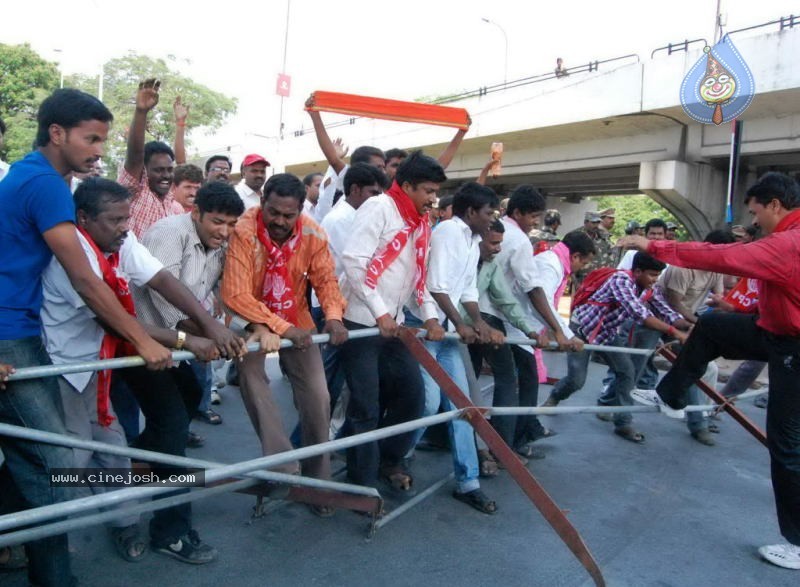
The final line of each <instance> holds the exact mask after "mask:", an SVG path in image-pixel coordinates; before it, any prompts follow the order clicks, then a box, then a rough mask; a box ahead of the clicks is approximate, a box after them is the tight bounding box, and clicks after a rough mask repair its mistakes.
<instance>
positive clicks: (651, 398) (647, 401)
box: [631, 389, 686, 420]
mask: <svg viewBox="0 0 800 587" xmlns="http://www.w3.org/2000/svg"><path fill="white" fill-rule="evenodd" d="M631 397H632V398H633V400H634V401H636V402H639V403H640V404H644V405H646V406H658V409H659V410H660V411H661V413H662V414H664V415H665V416H667V417H668V418H674V419H676V420H683V417H684V416H685V415H686V412H684V411H683V410H675V409H673V408H671V407H669V406H668V405H667V404H665V403H664V400H662V399H661V398H660V397H659V395H658V393H656V390H655V389H634V390H633V391H631Z"/></svg>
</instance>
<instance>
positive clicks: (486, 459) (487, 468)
mask: <svg viewBox="0 0 800 587" xmlns="http://www.w3.org/2000/svg"><path fill="white" fill-rule="evenodd" d="M478 464H479V465H480V476H481V477H497V475H498V473H499V472H500V470H499V468H498V465H497V461H496V460H495V458H494V457H493V456H492V453H490V452H489V451H488V450H487V449H483V450H479V451H478Z"/></svg>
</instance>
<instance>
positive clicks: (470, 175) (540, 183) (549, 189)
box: [286, 17, 800, 238]
mask: <svg viewBox="0 0 800 587" xmlns="http://www.w3.org/2000/svg"><path fill="white" fill-rule="evenodd" d="M789 23H790V24H794V25H795V26H786V25H785V24H782V25H781V26H778V24H777V23H773V24H772V25H771V26H765V27H761V28H756V29H755V30H751V31H743V32H741V33H736V34H733V35H732V36H731V38H732V39H733V41H734V42H735V44H736V46H737V48H738V49H739V51H740V53H741V54H742V55H743V57H744V59H745V60H746V61H747V63H748V65H749V67H750V69H751V70H752V73H753V78H754V79H755V84H756V95H755V98H754V100H753V102H752V104H751V105H750V107H749V108H748V109H747V110H746V111H745V112H744V114H743V115H742V117H741V120H742V121H743V123H744V124H743V135H742V146H741V167H740V172H739V181H738V183H737V186H736V192H735V193H736V195H735V198H736V200H737V203H739V204H740V203H741V201H742V198H743V195H744V191H745V189H746V186H747V185H749V184H751V183H752V182H753V181H754V179H755V178H756V177H757V176H758V175H760V174H761V173H763V172H765V171H769V170H778V171H783V172H786V173H790V174H798V173H800V65H799V64H798V62H797V59H796V57H795V56H796V55H800V20H799V19H797V17H795V18H794V19H793V20H791V21H789ZM778 29H780V30H778ZM702 46H703V43H697V44H690V45H689V46H688V49H689V50H688V51H672V52H671V53H669V52H656V53H655V55H654V57H653V58H651V59H648V60H645V61H641V60H640V59H639V58H638V56H635V55H634V56H628V57H627V58H623V59H620V60H609V62H607V63H603V62H600V63H599V64H597V63H595V64H589V65H588V66H581V67H578V68H575V69H574V70H571V71H570V75H568V76H566V77H560V78H556V77H555V76H554V75H545V76H538V78H537V79H534V78H531V81H530V83H519V84H517V85H516V87H511V86H514V85H515V83H514V82H509V84H508V86H509V87H508V88H506V89H499V91H491V92H488V93H484V92H476V93H475V95H474V96H472V97H468V98H466V99H463V100H459V101H457V102H454V103H452V105H454V106H459V107H464V108H466V109H467V110H468V111H469V112H470V114H471V116H472V119H473V125H472V128H471V129H470V131H469V133H468V135H467V138H466V139H465V140H464V143H463V145H462V147H461V149H460V150H459V152H458V154H457V155H456V158H455V159H454V161H453V162H452V164H451V165H450V167H449V168H448V170H447V172H448V177H449V181H448V183H447V185H446V186H445V188H451V189H452V188H455V187H457V186H458V185H460V184H461V183H463V182H464V181H467V180H470V179H474V178H475V177H476V176H477V175H478V173H479V172H480V170H481V168H482V167H483V165H484V164H485V162H486V161H487V160H488V157H489V147H490V145H491V143H492V142H495V141H499V142H503V143H504V147H505V154H504V159H503V173H502V176H501V177H499V178H497V179H490V182H489V184H490V185H492V186H493V187H495V188H496V189H497V190H498V191H499V192H501V193H505V192H507V191H509V190H510V189H512V188H513V187H514V186H516V185H519V184H521V183H531V184H533V185H535V186H537V187H539V188H540V189H542V190H543V191H544V192H545V193H546V194H547V195H548V199H549V201H548V205H549V206H552V207H557V208H559V209H561V210H562V215H564V217H565V218H564V220H565V221H564V224H565V226H573V225H579V224H580V216H581V214H582V211H583V210H584V209H586V207H587V204H586V203H585V202H584V203H583V204H581V201H582V200H584V199H585V198H586V197H588V196H597V195H629V194H647V195H649V196H650V197H652V198H653V199H655V200H656V201H657V202H658V203H659V204H661V205H663V206H664V207H666V208H667V209H668V210H669V211H670V212H672V213H673V214H674V215H675V216H676V217H677V218H678V219H679V220H680V221H681V222H683V223H684V224H685V226H686V228H687V230H688V232H689V233H690V234H691V235H692V236H693V237H695V238H697V237H701V236H702V235H703V234H704V233H705V232H707V231H708V230H710V229H712V228H715V227H719V226H721V225H723V224H724V221H725V197H726V196H725V194H726V190H727V176H728V165H729V156H730V135H731V127H730V125H729V124H723V125H721V126H719V127H717V126H713V125H703V124H699V123H696V122H694V121H692V120H691V119H690V118H689V117H688V116H686V114H685V113H684V112H683V110H682V108H681V106H680V97H679V91H680V86H681V82H682V80H683V77H684V76H685V74H686V72H687V71H688V70H689V68H690V67H691V66H692V65H693V64H694V63H695V62H696V61H697V60H698V59H699V58H700V56H701V55H702ZM365 93H368V90H365ZM478 94H480V95H478ZM324 119H325V121H326V123H327V124H331V123H333V124H334V125H336V121H343V123H340V124H341V126H340V127H339V128H335V129H331V131H330V132H331V134H332V135H333V136H342V137H343V138H344V139H345V142H346V143H348V144H349V145H351V146H353V147H355V146H358V145H362V144H371V145H376V146H378V147H381V148H384V149H388V148H392V147H400V148H406V149H410V148H423V149H424V150H425V151H426V152H428V153H430V154H437V153H439V152H441V151H442V150H443V149H444V147H445V146H446V144H447V142H448V141H449V139H450V135H451V132H450V131H449V130H448V129H442V128H437V127H426V126H422V125H413V124H403V123H395V122H387V121H374V120H363V119H358V120H350V121H346V120H345V119H342V118H341V117H336V116H333V115H325V118H324ZM348 123H349V124H348ZM296 134H298V135H300V136H295V137H292V138H290V139H289V140H287V141H286V143H287V144H286V149H287V151H286V155H287V159H286V160H287V161H290V162H292V163H291V164H289V165H287V166H286V169H287V171H289V172H291V173H296V174H298V175H301V176H302V175H304V174H305V173H309V172H310V171H314V170H322V171H324V169H325V167H326V165H325V163H324V161H321V160H320V159H319V156H320V155H319V153H320V152H319V148H318V146H317V144H316V140H315V138H314V134H313V131H309V130H304V131H302V132H301V133H296ZM734 214H735V220H736V221H745V222H746V221H747V219H746V218H744V216H745V210H744V207H743V206H741V205H737V206H734Z"/></svg>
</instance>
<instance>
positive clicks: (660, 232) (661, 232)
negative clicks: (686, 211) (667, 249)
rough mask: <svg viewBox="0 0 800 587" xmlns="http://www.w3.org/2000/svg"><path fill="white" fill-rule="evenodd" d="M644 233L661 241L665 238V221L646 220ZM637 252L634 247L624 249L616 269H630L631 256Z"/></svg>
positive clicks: (651, 238) (656, 219) (658, 219)
mask: <svg viewBox="0 0 800 587" xmlns="http://www.w3.org/2000/svg"><path fill="white" fill-rule="evenodd" d="M644 235H645V237H646V238H649V239H650V240H654V241H663V240H664V239H665V238H667V223H666V222H664V221H663V220H661V218H653V219H652V220H648V221H647V224H645V225H644ZM638 252H639V251H637V250H636V249H630V250H628V251H625V254H624V255H623V256H622V259H620V262H619V265H617V269H624V270H625V271H630V270H631V269H632V268H633V258H634V257H635V256H636V253H638ZM667 267H669V265H667Z"/></svg>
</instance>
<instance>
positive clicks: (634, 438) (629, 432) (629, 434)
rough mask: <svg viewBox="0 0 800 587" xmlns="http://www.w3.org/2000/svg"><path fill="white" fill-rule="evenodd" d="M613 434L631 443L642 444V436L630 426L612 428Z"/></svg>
mask: <svg viewBox="0 0 800 587" xmlns="http://www.w3.org/2000/svg"><path fill="white" fill-rule="evenodd" d="M614 434H616V435H617V436H620V437H622V438H624V439H625V440H630V441H631V442H635V443H636V444H642V443H644V434H642V433H641V432H638V431H637V430H634V428H633V427H632V426H622V427H621V428H614Z"/></svg>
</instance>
